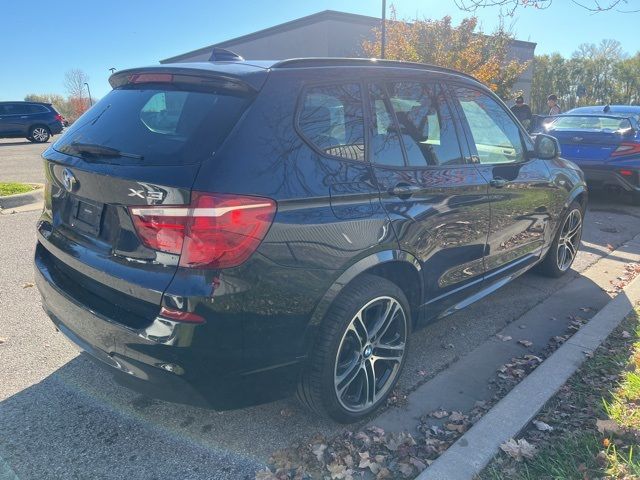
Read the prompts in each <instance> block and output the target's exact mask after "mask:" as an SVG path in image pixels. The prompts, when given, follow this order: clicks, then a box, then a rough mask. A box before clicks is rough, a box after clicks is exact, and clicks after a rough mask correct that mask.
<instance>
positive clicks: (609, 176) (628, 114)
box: [542, 105, 640, 205]
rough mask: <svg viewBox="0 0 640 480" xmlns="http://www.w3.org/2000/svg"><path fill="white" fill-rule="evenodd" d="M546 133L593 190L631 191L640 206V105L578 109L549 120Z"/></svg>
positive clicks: (545, 128)
mask: <svg viewBox="0 0 640 480" xmlns="http://www.w3.org/2000/svg"><path fill="white" fill-rule="evenodd" d="M542 131H543V132H544V133H547V134H549V135H552V136H554V137H556V138H557V139H558V141H559V142H560V145H561V148H562V157H563V158H566V159H568V160H571V161H573V162H575V163H576V164H578V165H579V166H580V168H581V169H582V170H583V171H584V173H585V177H586V179H587V183H589V185H590V187H591V188H594V189H605V190H614V191H616V192H629V193H630V195H631V198H632V200H633V202H634V203H635V204H637V205H640V106H618V105H613V106H606V107H580V108H574V109H573V110H570V111H569V112H567V113H566V114H563V115H557V116H554V117H548V118H547V119H546V120H545V122H544V123H543V129H542Z"/></svg>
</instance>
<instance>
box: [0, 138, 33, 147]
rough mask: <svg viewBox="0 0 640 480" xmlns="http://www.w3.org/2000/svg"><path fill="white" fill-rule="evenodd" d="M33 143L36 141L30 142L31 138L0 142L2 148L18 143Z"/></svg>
mask: <svg viewBox="0 0 640 480" xmlns="http://www.w3.org/2000/svg"><path fill="white" fill-rule="evenodd" d="M33 144H34V142H30V141H29V140H22V141H18V140H16V141H15V142H2V143H0V148H2V147H15V146H16V145H33Z"/></svg>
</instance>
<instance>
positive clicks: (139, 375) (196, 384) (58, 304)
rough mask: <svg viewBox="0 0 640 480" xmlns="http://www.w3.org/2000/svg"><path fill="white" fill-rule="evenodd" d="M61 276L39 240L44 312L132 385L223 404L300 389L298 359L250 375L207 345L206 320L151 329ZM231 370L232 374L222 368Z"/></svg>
mask: <svg viewBox="0 0 640 480" xmlns="http://www.w3.org/2000/svg"><path fill="white" fill-rule="evenodd" d="M62 275H64V273H63V272H60V271H58V270H57V269H56V267H55V265H54V264H53V263H52V262H51V261H49V256H48V252H47V251H46V249H45V248H44V246H43V245H42V244H40V243H38V245H37V247H36V254H35V277H36V285H37V287H38V289H39V291H40V293H41V295H42V305H43V308H44V310H45V312H46V313H47V314H48V315H49V317H50V318H51V320H52V321H53V323H54V324H55V325H56V327H57V328H58V329H59V330H60V332H61V333H63V334H64V335H65V336H66V337H67V338H68V339H69V340H70V341H71V342H73V343H74V344H76V345H77V346H78V347H79V348H80V349H81V350H83V351H85V352H86V353H88V354H89V355H90V356H91V357H92V358H93V359H94V360H96V361H97V363H98V364H99V365H101V366H103V367H104V368H106V369H107V370H108V371H109V372H110V373H111V374H112V375H113V376H114V378H115V379H116V381H117V382H118V383H120V384H122V385H124V386H126V387H128V388H131V389H133V390H135V391H138V392H140V393H143V394H145V395H149V396H151V397H154V398H159V399H162V400H166V401H171V402H177V403H186V404H190V405H197V406H206V407H212V408H216V409H233V408H240V407H244V406H249V405H255V404H258V403H263V402H266V401H271V400H274V399H277V398H282V397H283V396H286V395H289V394H290V393H291V392H292V391H293V389H294V388H295V384H296V381H297V378H298V375H299V368H300V365H299V364H298V363H295V364H290V365H282V366H278V367H275V368H269V369H267V370H265V371H263V372H252V373H251V374H243V373H242V372H241V370H240V368H239V365H234V364H225V363H224V359H222V358H221V356H220V355H219V354H218V353H217V349H216V346H215V344H214V343H213V342H211V341H206V344H207V347H206V348H202V346H200V345H202V344H203V343H205V339H203V335H202V334H201V333H202V332H199V331H198V329H201V328H203V326H202V325H189V324H185V323H178V322H173V321H171V320H166V319H162V318H156V319H155V320H154V321H153V322H152V323H151V324H150V325H149V326H147V327H146V328H141V329H132V328H129V327H126V326H124V325H122V324H119V323H117V322H115V321H113V320H112V319H109V318H106V317H104V316H103V315H101V314H99V313H97V312H96V311H94V310H92V309H90V308H88V307H87V306H86V305H83V304H82V303H80V302H79V301H77V300H76V299H74V298H73V296H72V295H70V294H69V293H68V292H67V291H65V288H64V287H63V286H64V283H63V278H62V277H61V276H62ZM232 363H233V361H232ZM225 371H226V372H232V373H229V374H228V375H225V374H222V373H221V372H225Z"/></svg>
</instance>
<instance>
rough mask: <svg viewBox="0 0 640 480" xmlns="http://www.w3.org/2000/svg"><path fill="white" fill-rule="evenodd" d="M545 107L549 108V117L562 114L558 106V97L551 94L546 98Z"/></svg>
mask: <svg viewBox="0 0 640 480" xmlns="http://www.w3.org/2000/svg"><path fill="white" fill-rule="evenodd" d="M547 106H548V107H549V116H553V115H560V113H562V112H561V110H560V106H559V105H558V97H556V96H555V95H553V94H551V95H549V96H548V97H547Z"/></svg>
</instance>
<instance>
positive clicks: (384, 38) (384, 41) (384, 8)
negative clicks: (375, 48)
mask: <svg viewBox="0 0 640 480" xmlns="http://www.w3.org/2000/svg"><path fill="white" fill-rule="evenodd" d="M386 20H387V0H382V29H381V38H380V40H381V42H380V58H384V51H385V47H386V44H387V21H386Z"/></svg>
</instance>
